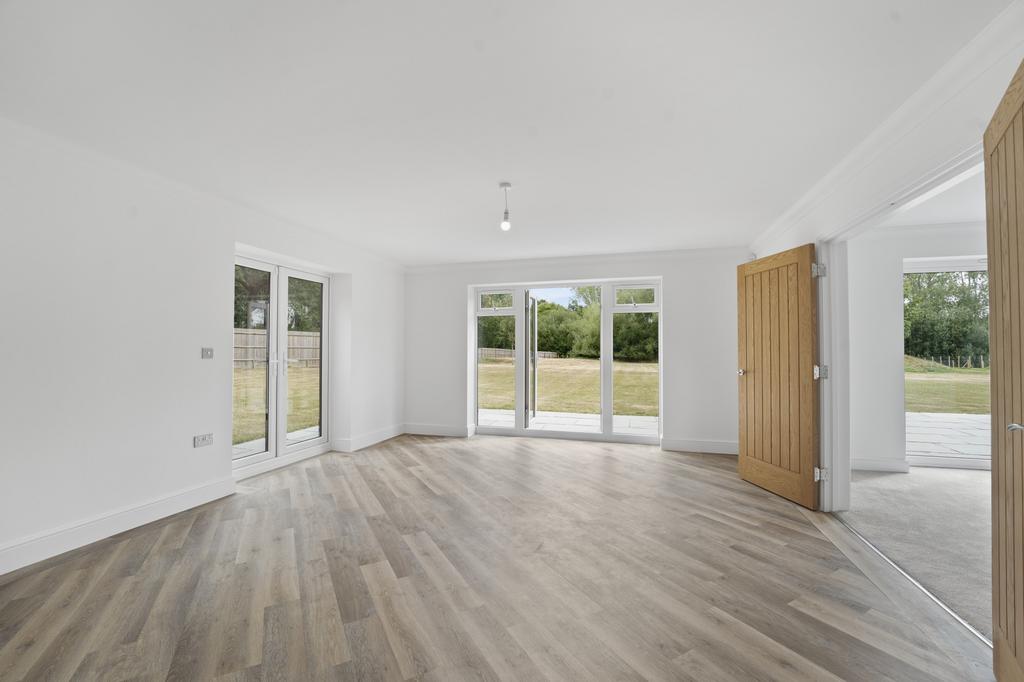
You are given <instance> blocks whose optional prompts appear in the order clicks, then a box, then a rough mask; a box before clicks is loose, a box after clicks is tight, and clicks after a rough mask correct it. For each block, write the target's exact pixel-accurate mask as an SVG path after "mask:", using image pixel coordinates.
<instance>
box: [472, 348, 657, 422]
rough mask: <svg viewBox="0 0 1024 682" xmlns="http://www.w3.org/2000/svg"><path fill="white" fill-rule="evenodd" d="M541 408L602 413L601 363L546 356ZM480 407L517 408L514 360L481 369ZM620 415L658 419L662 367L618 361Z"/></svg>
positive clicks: (540, 371)
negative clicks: (660, 368)
mask: <svg viewBox="0 0 1024 682" xmlns="http://www.w3.org/2000/svg"><path fill="white" fill-rule="evenodd" d="M538 375H539V376H538V378H537V409H538V410H543V411H546V412H547V411H550V412H576V413H580V414H600V413H601V362H600V361H599V360H590V359H585V358H541V359H540V365H539V367H538ZM478 382H479V394H478V401H479V406H480V407H482V408H484V409H495V410H511V409H514V407H515V374H514V368H513V363H512V360H511V359H494V360H483V361H481V362H480V364H479V370H478ZM612 383H613V385H614V392H613V393H614V414H617V415H628V416H651V417H656V416H657V415H658V363H656V362H616V363H614V365H613V367H612Z"/></svg>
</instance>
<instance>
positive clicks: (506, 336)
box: [477, 315, 516, 350]
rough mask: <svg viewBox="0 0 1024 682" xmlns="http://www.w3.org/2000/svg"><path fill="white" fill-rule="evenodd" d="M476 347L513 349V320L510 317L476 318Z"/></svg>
mask: <svg viewBox="0 0 1024 682" xmlns="http://www.w3.org/2000/svg"><path fill="white" fill-rule="evenodd" d="M477 345H478V347H480V348H507V349H509V350H511V349H513V348H515V347H516V320H515V318H514V317H512V316H511V315H499V316H493V317H480V318H478V319H477Z"/></svg>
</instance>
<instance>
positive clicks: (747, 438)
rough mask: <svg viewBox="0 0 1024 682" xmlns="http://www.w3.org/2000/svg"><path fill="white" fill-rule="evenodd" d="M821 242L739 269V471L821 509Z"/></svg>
mask: <svg viewBox="0 0 1024 682" xmlns="http://www.w3.org/2000/svg"><path fill="white" fill-rule="evenodd" d="M813 263H814V245H813V244H807V245H806V246H801V247H798V248H795V249H790V250H789V251H783V252H782V253H777V254H774V255H772V256H767V257H765V258H759V259H757V260H755V261H751V262H749V263H745V264H743V265H741V266H739V267H738V268H737V278H736V279H737V289H738V293H739V300H738V303H739V308H738V312H739V370H738V372H737V374H738V375H739V376H738V380H739V397H740V403H739V404H740V415H739V416H740V456H739V473H740V476H741V477H742V478H743V479H744V480H747V481H750V482H751V483H753V484H755V485H758V486H760V487H762V488H765V489H767V490H770V491H772V492H773V493H776V494H778V495H781V496H782V497H785V498H787V499H790V500H792V501H794V502H796V503H798V504H801V505H803V506H805V507H808V508H810V509H817V508H818V483H817V482H816V481H815V468H816V467H817V466H818V447H819V445H818V419H819V414H818V387H817V382H816V377H815V372H816V363H817V329H818V326H817V311H818V306H817V295H816V291H817V290H816V287H815V286H814V280H813V278H812V273H811V266H812V264H813Z"/></svg>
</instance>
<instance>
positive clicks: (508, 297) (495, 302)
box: [480, 291, 512, 311]
mask: <svg viewBox="0 0 1024 682" xmlns="http://www.w3.org/2000/svg"><path fill="white" fill-rule="evenodd" d="M511 307H512V292H510V291H494V292H488V293H482V294H480V309H481V310H492V311H493V310H502V309H509V308H511Z"/></svg>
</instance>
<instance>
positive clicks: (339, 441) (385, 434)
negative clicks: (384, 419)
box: [331, 424, 406, 452]
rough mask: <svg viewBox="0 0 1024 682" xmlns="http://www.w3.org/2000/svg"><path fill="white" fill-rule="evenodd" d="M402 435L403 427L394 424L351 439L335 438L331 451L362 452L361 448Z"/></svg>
mask: <svg viewBox="0 0 1024 682" xmlns="http://www.w3.org/2000/svg"><path fill="white" fill-rule="evenodd" d="M403 433H406V431H405V429H404V427H403V425H402V424H395V425H394V426H388V427H386V428H383V429H377V430H376V431H372V432H370V433H364V434H361V435H359V436H353V437H352V438H336V439H334V440H332V441H331V449H332V450H336V451H338V452H355V451H356V450H362V449H363V448H368V447H370V446H371V445H376V444H377V443H380V442H383V441H386V440H388V439H389V438H394V437H395V436H401V435H402V434H403Z"/></svg>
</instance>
